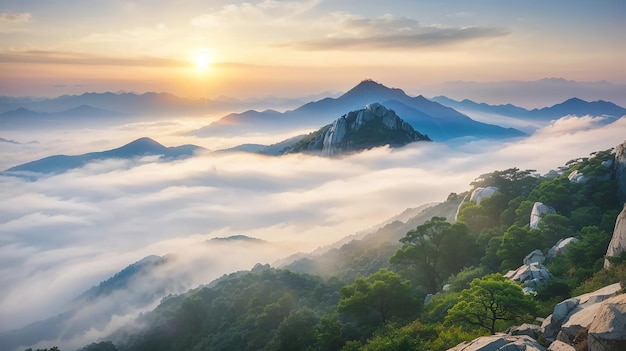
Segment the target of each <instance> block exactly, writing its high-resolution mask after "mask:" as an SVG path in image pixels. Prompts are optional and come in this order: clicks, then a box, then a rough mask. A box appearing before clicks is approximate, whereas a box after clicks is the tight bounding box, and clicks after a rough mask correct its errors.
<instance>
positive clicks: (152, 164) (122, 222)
mask: <svg viewBox="0 0 626 351" xmlns="http://www.w3.org/2000/svg"><path fill="white" fill-rule="evenodd" d="M596 122H597V121H596V120H595V119H594V118H592V117H585V118H576V117H568V118H565V119H562V120H559V121H556V122H554V123H552V124H550V125H549V126H547V127H545V128H543V129H541V130H539V131H538V132H537V133H535V134H534V135H532V136H530V137H528V138H525V139H518V140H513V141H507V142H501V141H498V142H496V141H484V140H483V141H473V142H467V143H464V144H463V145H462V146H458V147H449V146H447V145H445V144H439V143H427V142H421V143H414V144H411V145H409V146H407V147H404V148H401V149H389V148H386V147H382V148H376V149H373V150H370V151H367V152H363V153H360V154H356V155H351V156H348V157H345V158H342V159H326V158H321V157H315V156H307V155H288V156H283V157H266V156H260V155H250V154H207V155H200V156H198V157H194V158H190V159H186V160H179V161H175V162H169V163H165V162H158V161H155V159H154V158H142V159H136V160H104V161H99V162H95V163H92V164H89V165H87V166H86V167H83V168H80V169H75V170H72V171H69V172H67V173H64V174H60V175H54V176H47V177H42V178H40V179H39V180H37V181H33V182H29V181H26V180H22V179H19V178H14V177H7V176H0V197H1V198H2V202H1V203H2V205H1V206H2V209H1V211H0V286H2V287H4V288H3V289H2V290H1V291H0V315H2V316H3V318H2V319H1V320H0V330H9V329H13V328H18V327H21V326H23V325H25V324H27V323H29V322H33V321H35V320H38V319H42V318H45V317H49V316H51V315H53V314H55V313H59V312H62V311H64V309H65V308H66V306H67V305H68V304H69V303H70V301H71V300H72V299H73V298H75V297H76V296H77V295H79V294H80V293H81V292H83V291H85V290H86V289H87V288H89V287H90V286H93V285H95V284H97V283H98V282H100V281H102V280H104V279H106V278H108V277H109V276H111V275H112V274H113V273H115V272H117V271H119V270H120V269H122V268H124V267H125V266H127V265H128V264H130V263H132V262H135V261H137V260H139V259H141V258H143V257H145V256H148V255H151V254H155V255H161V256H163V255H167V254H174V255H175V256H176V257H177V260H175V261H174V262H176V263H175V264H173V265H174V266H172V268H170V269H171V271H170V273H169V274H170V276H171V277H183V276H184V277H185V282H184V283H182V284H181V285H180V286H178V287H176V288H175V289H174V288H172V290H175V291H173V292H178V291H177V289H178V290H180V291H184V290H186V289H188V288H190V287H192V286H197V285H198V284H203V283H208V282H209V281H210V280H212V279H214V278H217V277H219V276H220V275H222V274H224V273H229V272H231V271H233V270H240V269H249V268H251V267H252V266H253V265H254V264H255V263H257V262H261V263H271V262H273V261H275V260H277V259H280V258H283V257H286V256H289V255H290V254H292V253H295V252H297V251H308V250H312V249H314V248H316V247H317V246H320V245H325V244H329V243H331V242H333V241H335V240H338V239H340V238H342V237H344V236H346V235H349V234H353V233H355V232H357V231H359V230H362V229H364V228H369V227H371V226H373V225H376V224H378V223H380V222H382V221H384V220H385V219H387V218H390V217H392V216H394V215H396V214H398V213H400V212H402V211H403V210H404V209H406V208H409V207H416V206H419V205H421V204H424V203H430V202H435V201H443V200H445V198H446V197H447V195H448V194H449V193H450V192H462V191H465V190H469V189H468V188H469V183H470V182H471V181H472V180H473V179H474V178H476V177H477V176H479V175H480V174H483V173H486V172H491V171H493V170H497V169H506V168H510V167H519V168H521V169H528V168H530V169H536V170H538V171H539V172H540V173H545V172H547V171H549V170H550V169H554V168H556V167H558V166H561V165H563V164H564V163H565V162H566V161H568V160H570V159H574V158H577V157H581V156H587V155H588V154H589V153H591V152H593V151H597V150H604V149H608V148H610V147H614V146H615V145H617V144H618V143H621V142H623V141H624V136H625V135H626V119H625V118H622V119H620V120H618V121H616V122H614V123H612V124H611V125H608V126H607V125H601V124H599V123H596ZM143 133H146V130H144V131H143ZM144 135H145V134H144ZM137 136H142V135H137ZM10 137H12V138H14V139H18V140H30V139H33V138H32V136H30V135H23V136H20V135H11V136H10ZM89 137H90V138H91V139H96V137H95V136H89ZM157 139H158V138H157ZM128 141H130V140H128ZM31 147H32V146H31ZM77 151H78V150H77ZM3 152H4V151H3ZM74 153H79V152H74ZM240 234H244V235H248V236H251V237H255V238H259V239H263V240H266V241H268V242H269V244H266V245H263V246H262V247H256V246H255V247H252V248H251V247H249V246H245V245H243V244H241V243H239V244H238V243H228V245H226V246H223V247H220V248H219V249H216V248H215V246H214V245H213V246H212V245H207V244H206V240H208V239H210V238H213V237H226V236H231V235H240ZM246 245H247V244H246ZM120 299H122V298H120ZM122 300H123V299H122ZM103 306H106V304H104V305H103ZM135 312H136V311H135ZM129 313H130V312H129ZM129 318H130V317H128V316H123V315H120V316H117V317H116V318H115V319H114V320H113V321H109V322H108V324H107V325H105V326H103V327H102V328H103V329H101V330H100V331H98V330H92V331H90V334H89V335H92V336H93V335H97V334H98V335H100V334H104V333H105V331H109V330H111V329H113V325H111V324H110V323H113V324H118V322H119V323H121V322H123V321H126V320H128V319H129ZM99 333H100V334H99ZM82 341H85V342H91V341H93V339H92V340H88V339H84V340H82V339H80V338H79V339H77V340H75V341H73V343H77V344H80V342H82Z"/></svg>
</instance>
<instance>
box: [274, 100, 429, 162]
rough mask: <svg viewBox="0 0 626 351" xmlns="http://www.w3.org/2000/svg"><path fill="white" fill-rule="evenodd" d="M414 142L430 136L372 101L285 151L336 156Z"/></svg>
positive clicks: (427, 139)
mask: <svg viewBox="0 0 626 351" xmlns="http://www.w3.org/2000/svg"><path fill="white" fill-rule="evenodd" d="M415 141H430V138H428V136H426V135H423V134H421V133H419V132H417V131H415V129H413V127H411V125H410V124H408V123H407V122H405V121H403V120H402V119H401V118H400V117H398V115H396V113H395V112H394V111H393V110H390V109H387V108H386V107H385V106H383V105H381V104H379V103H373V104H369V105H367V106H365V108H363V109H361V110H357V111H352V112H349V113H347V114H345V115H343V116H341V117H339V118H338V119H336V120H335V121H334V122H333V123H331V124H329V125H326V126H324V127H322V128H320V129H319V130H318V131H316V132H313V133H311V134H309V135H307V136H305V137H304V138H303V139H302V140H301V141H299V142H297V143H296V144H294V145H292V146H291V147H288V148H286V149H285V150H284V151H283V153H284V154H289V153H296V152H305V153H314V154H319V155H321V156H324V157H336V156H340V155H342V154H345V153H350V152H356V151H361V150H367V149H371V148H373V147H377V146H383V145H389V146H390V147H398V146H404V145H406V144H408V143H412V142H415Z"/></svg>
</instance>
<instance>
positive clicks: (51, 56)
mask: <svg viewBox="0 0 626 351" xmlns="http://www.w3.org/2000/svg"><path fill="white" fill-rule="evenodd" d="M0 62H11V63H49V64H69V65H110V66H150V67H172V66H188V65H189V62H187V61H181V60H173V59H168V58H160V57H107V56H100V55H97V54H91V53H83V52H72V51H49V50H25V51H4V52H0Z"/></svg>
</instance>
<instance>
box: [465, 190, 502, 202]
mask: <svg viewBox="0 0 626 351" xmlns="http://www.w3.org/2000/svg"><path fill="white" fill-rule="evenodd" d="M498 190H499V189H498V188H497V187H495V186H488V187H486V188H483V187H478V188H476V189H474V191H472V195H471V196H470V201H474V202H475V203H476V205H480V202H481V201H482V200H483V199H486V198H489V197H491V196H493V194H495V193H496V192H497V191H498Z"/></svg>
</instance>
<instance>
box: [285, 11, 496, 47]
mask: <svg viewBox="0 0 626 351" xmlns="http://www.w3.org/2000/svg"><path fill="white" fill-rule="evenodd" d="M331 17H332V18H331V19H330V21H331V22H334V24H331V26H334V27H335V31H334V32H332V33H330V34H328V35H327V36H326V37H325V38H323V39H313V40H304V41H293V42H286V43H280V44H278V46H290V47H295V48H298V49H302V50H336V49H341V50H367V49H389V48H404V49H414V48H423V47H432V46H444V45H449V44H454V43H461V42H467V41H472V40H479V39H489V38H496V37H501V36H505V35H507V34H508V30H506V29H503V28H494V27H457V28H454V27H444V26H438V25H433V26H423V25H420V24H419V22H418V21H416V20H414V19H411V18H406V17H395V16H393V15H390V14H386V15H383V16H381V17H378V18H362V17H359V16H356V15H353V14H350V13H342V12H339V13H334V14H332V15H331Z"/></svg>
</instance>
